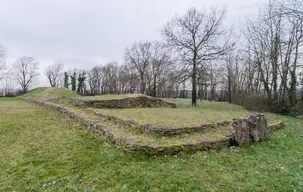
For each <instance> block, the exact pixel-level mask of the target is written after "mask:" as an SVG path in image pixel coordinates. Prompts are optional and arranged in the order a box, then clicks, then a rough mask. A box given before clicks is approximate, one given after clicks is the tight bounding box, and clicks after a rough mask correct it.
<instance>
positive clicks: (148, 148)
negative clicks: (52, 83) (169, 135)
mask: <svg viewBox="0 0 303 192" xmlns="http://www.w3.org/2000/svg"><path fill="white" fill-rule="evenodd" d="M22 99H23V100H25V101H27V102H31V103H34V104H37V105H40V106H43V107H46V108H50V109H53V110H56V111H57V112H59V113H62V114H64V115H66V116H68V117H69V118H72V119H75V120H76V121H78V122H79V123H81V124H82V125H85V126H86V127H87V128H88V129H90V130H92V131H93V132H96V133H99V134H101V135H102V136H104V137H105V138H106V139H108V140H110V141H111V142H113V143H114V144H115V145H116V146H117V147H119V148H121V149H123V150H125V151H140V152H146V153H149V154H175V153H178V152H180V151H197V150H210V149H218V148H222V147H227V146H228V139H222V140H217V141H199V142H197V143H185V144H180V145H172V146H156V145H147V144H138V143H133V142H132V141H130V140H128V139H126V138H121V137H117V136H115V135H114V134H113V133H112V132H110V131H108V130H107V129H106V128H104V127H103V126H100V125H96V124H95V123H93V122H90V121H88V120H85V119H84V118H82V117H80V116H78V115H77V114H75V113H74V112H72V111H70V110H69V109H68V108H66V107H62V106H57V105H54V104H50V103H45V102H44V101H40V100H38V99H32V98H22Z"/></svg>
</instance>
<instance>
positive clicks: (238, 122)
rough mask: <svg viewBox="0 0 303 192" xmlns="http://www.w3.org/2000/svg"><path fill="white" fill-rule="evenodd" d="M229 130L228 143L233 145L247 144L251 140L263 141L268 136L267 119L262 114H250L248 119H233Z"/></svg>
mask: <svg viewBox="0 0 303 192" xmlns="http://www.w3.org/2000/svg"><path fill="white" fill-rule="evenodd" d="M230 131H231V138H230V145H233V146H247V145H249V144H250V143H251V142H252V141H256V142H258V141H263V140H264V139H266V138H267V137H268V136H269V129H268V125H267V120H266V118H265V117H264V115H263V114H256V115H251V116H250V117H249V118H248V119H245V118H242V117H240V118H239V119H233V120H232V121H231V123H230Z"/></svg>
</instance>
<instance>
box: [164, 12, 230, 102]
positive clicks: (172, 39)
mask: <svg viewBox="0 0 303 192" xmlns="http://www.w3.org/2000/svg"><path fill="white" fill-rule="evenodd" d="M225 15H226V11H225V9H216V8H211V9H210V10H209V11H207V10H201V11H200V10H197V9H196V8H190V9H188V11H187V13H186V14H185V15H183V16H176V17H175V18H174V19H173V20H171V21H170V22H168V23H167V24H166V26H165V27H164V29H163V31H162V34H163V36H164V38H165V40H166V42H167V44H168V45H169V46H171V47H172V48H174V49H175V50H176V51H178V53H179V55H180V57H181V58H182V60H183V61H184V63H186V64H187V65H190V66H191V67H192V70H191V77H192V105H193V106H196V100H197V98H196V94H197V93H196V76H197V66H198V65H202V64H203V63H204V61H206V60H214V59H216V58H218V57H219V56H221V55H224V54H225V53H226V52H228V51H229V50H230V49H231V48H232V47H233V43H231V42H230V36H229V37H227V38H225V39H222V37H224V36H225V35H227V33H228V31H227V30H226V29H224V28H223V26H222V25H223V21H224V18H225ZM230 34H231V33H230ZM219 40H221V42H223V43H222V44H221V45H219V43H218V42H219Z"/></svg>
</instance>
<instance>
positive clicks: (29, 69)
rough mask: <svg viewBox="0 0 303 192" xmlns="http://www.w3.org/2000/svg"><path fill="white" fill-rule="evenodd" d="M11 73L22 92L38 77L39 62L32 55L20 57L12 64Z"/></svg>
mask: <svg viewBox="0 0 303 192" xmlns="http://www.w3.org/2000/svg"><path fill="white" fill-rule="evenodd" d="M12 69H13V74H14V76H15V78H16V80H17V82H18V83H19V84H20V86H21V88H22V91H23V93H26V92H27V91H28V88H29V87H30V86H32V85H33V84H34V83H35V82H36V80H37V78H38V77H39V72H38V69H39V62H38V61H36V60H35V59H34V58H33V57H21V58H20V59H18V60H17V61H16V62H15V63H14V64H12Z"/></svg>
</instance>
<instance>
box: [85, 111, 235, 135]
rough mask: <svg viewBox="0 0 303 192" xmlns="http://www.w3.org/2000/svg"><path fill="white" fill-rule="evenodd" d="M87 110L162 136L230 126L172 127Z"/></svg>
mask: <svg viewBox="0 0 303 192" xmlns="http://www.w3.org/2000/svg"><path fill="white" fill-rule="evenodd" d="M87 111H89V112H91V113H94V114H96V115H99V116H100V117H103V118H106V119H108V120H111V121H115V122H116V123H119V124H122V125H124V126H129V127H132V128H133V129H139V130H140V131H142V132H145V133H152V134H156V135H161V136H173V135H181V134H185V133H193V132H199V131H202V130H205V129H211V128H215V127H222V126H228V125H229V123H230V122H229V121H218V122H216V123H210V124H202V125H200V126H196V127H181V128H171V127H160V126H154V125H151V124H140V123H138V122H136V121H133V120H124V119H121V118H118V117H114V116H108V115H103V114H101V113H96V112H95V111H94V110H90V109H87Z"/></svg>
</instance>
